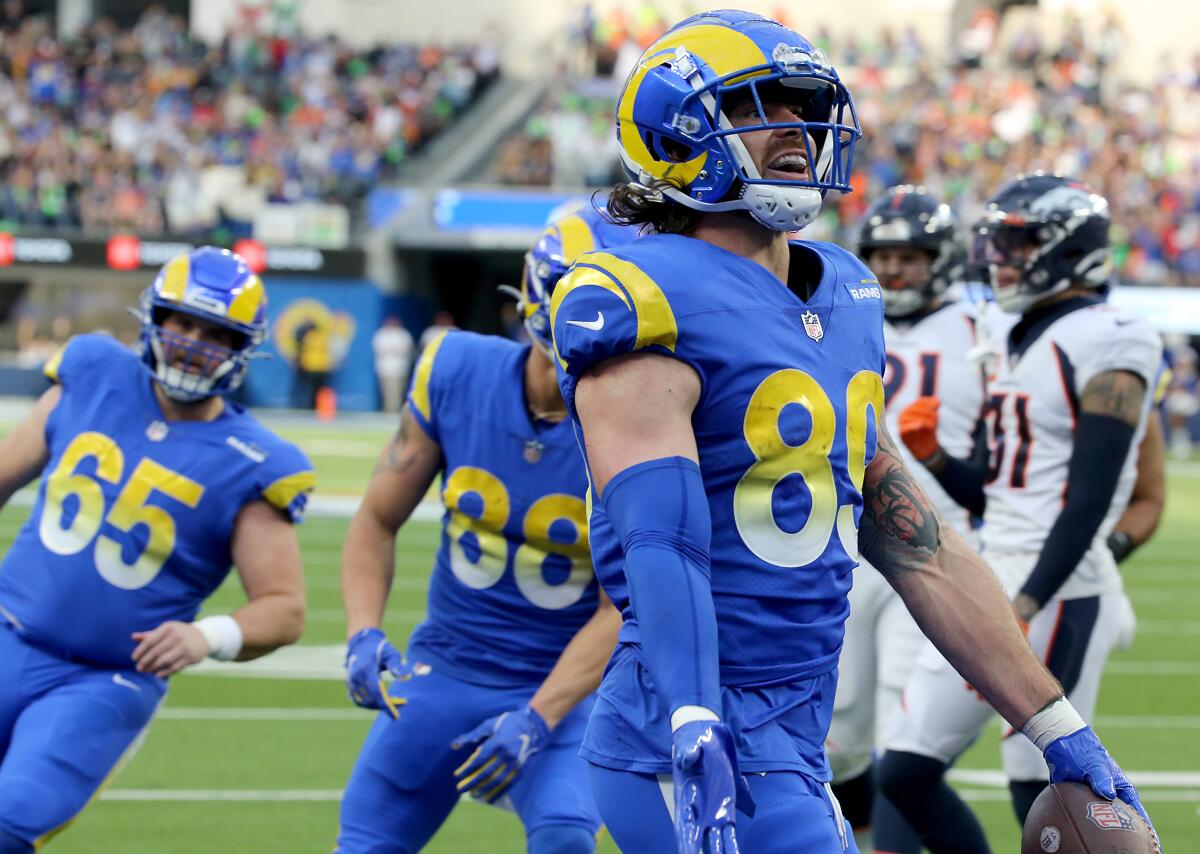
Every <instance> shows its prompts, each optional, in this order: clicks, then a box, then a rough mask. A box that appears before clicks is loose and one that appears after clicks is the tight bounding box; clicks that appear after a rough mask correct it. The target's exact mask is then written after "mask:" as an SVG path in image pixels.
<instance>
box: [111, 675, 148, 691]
mask: <svg viewBox="0 0 1200 854" xmlns="http://www.w3.org/2000/svg"><path fill="white" fill-rule="evenodd" d="M113 682H115V683H116V684H117V685H120V686H121V687H123V688H132V689H133V690H135V691H137V692H138V693H139V694H140V693H141V691H142V686H141V685H139V684H137V683H136V682H130V681H129V680H128V679H126V678H125V677H124V676H122V675H121V674H120V673H114V674H113Z"/></svg>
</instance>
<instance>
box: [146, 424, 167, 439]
mask: <svg viewBox="0 0 1200 854" xmlns="http://www.w3.org/2000/svg"><path fill="white" fill-rule="evenodd" d="M146 438H147V439H149V440H150V441H151V442H161V441H162V440H163V439H165V438H167V425H166V424H164V423H163V422H161V421H151V422H150V426H149V427H147V428H146Z"/></svg>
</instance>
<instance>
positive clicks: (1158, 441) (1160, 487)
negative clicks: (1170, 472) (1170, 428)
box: [1108, 409, 1167, 563]
mask: <svg viewBox="0 0 1200 854" xmlns="http://www.w3.org/2000/svg"><path fill="white" fill-rule="evenodd" d="M1166 503H1167V455H1166V442H1164V441H1163V427H1162V417H1161V416H1160V415H1159V414H1158V410H1157V409H1151V410H1150V416H1149V418H1148V419H1147V420H1146V435H1145V436H1143V437H1142V443H1141V444H1140V445H1139V446H1138V460H1137V481H1136V482H1135V483H1134V484H1133V493H1132V494H1131V495H1130V496H1129V505H1128V506H1127V507H1126V508H1125V512H1124V513H1123V514H1122V515H1121V518H1120V519H1118V520H1117V524H1116V525H1114V526H1113V530H1112V533H1111V534H1109V536H1108V547H1109V549H1111V550H1112V553H1113V557H1115V558H1116V559H1117V563H1120V562H1121V561H1123V560H1125V558H1127V557H1129V555H1130V554H1132V553H1133V551H1134V550H1135V549H1137V548H1138V547H1140V546H1141V545H1143V544H1144V543H1145V542H1146V541H1147V540H1149V539H1150V537H1152V536H1153V535H1154V532H1155V531H1156V530H1157V529H1158V523H1159V521H1161V519H1162V514H1163V508H1164V507H1165V506H1166Z"/></svg>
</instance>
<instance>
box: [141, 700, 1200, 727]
mask: <svg viewBox="0 0 1200 854" xmlns="http://www.w3.org/2000/svg"><path fill="white" fill-rule="evenodd" d="M374 714H375V713H374V712H372V711H370V710H367V709H358V708H354V707H352V706H349V705H347V706H346V707H345V708H340V707H331V706H297V707H269V706H262V707H249V708H246V707H235V706H164V707H163V708H162V709H160V710H159V711H158V714H157V715H155V718H154V719H155V720H156V721H270V722H273V723H284V722H288V721H299V722H305V721H367V720H370V719H371V718H372V717H373V716H374ZM995 725H996V726H1000V723H999V722H997V723H996V724H995ZM1096 726H1098V727H1101V728H1103V729H1140V730H1163V729H1166V730H1172V729H1200V716H1185V715H1176V716H1172V715H1100V716H1099V717H1097V718H1096Z"/></svg>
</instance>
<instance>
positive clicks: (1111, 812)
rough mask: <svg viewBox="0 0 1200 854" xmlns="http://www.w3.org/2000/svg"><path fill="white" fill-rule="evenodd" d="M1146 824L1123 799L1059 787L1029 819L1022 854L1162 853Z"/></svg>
mask: <svg viewBox="0 0 1200 854" xmlns="http://www.w3.org/2000/svg"><path fill="white" fill-rule="evenodd" d="M1159 851H1161V849H1160V848H1159V846H1158V843H1157V842H1156V841H1155V839H1154V834H1152V833H1151V832H1150V830H1149V828H1147V827H1146V823H1145V822H1144V821H1142V817H1141V816H1139V815H1138V814H1137V813H1136V812H1135V811H1134V809H1133V808H1132V807H1130V806H1129V805H1127V804H1125V803H1123V802H1122V801H1119V800H1117V801H1106V800H1105V799H1104V798H1102V797H1100V796H1099V795H1097V794H1096V793H1095V792H1093V791H1092V790H1091V789H1090V788H1089V787H1088V786H1085V785H1083V784H1081V783H1055V784H1054V785H1053V786H1048V787H1047V788H1046V790H1045V791H1044V792H1042V793H1041V794H1040V795H1038V798H1037V800H1036V801H1034V802H1033V808H1032V809H1031V810H1030V811H1029V817H1028V818H1026V819H1025V829H1024V831H1023V832H1022V834H1021V854H1158V852H1159Z"/></svg>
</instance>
